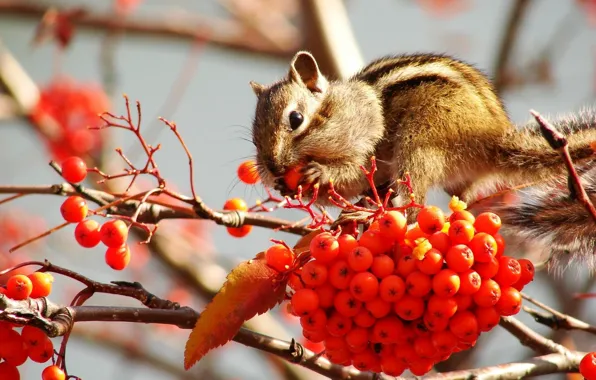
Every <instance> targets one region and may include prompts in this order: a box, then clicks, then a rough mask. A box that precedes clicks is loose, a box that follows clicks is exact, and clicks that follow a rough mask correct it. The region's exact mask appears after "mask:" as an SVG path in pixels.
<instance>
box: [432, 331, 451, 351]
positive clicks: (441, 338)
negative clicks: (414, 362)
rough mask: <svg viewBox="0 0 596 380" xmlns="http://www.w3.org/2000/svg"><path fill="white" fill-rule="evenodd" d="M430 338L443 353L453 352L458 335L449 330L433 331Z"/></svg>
mask: <svg viewBox="0 0 596 380" xmlns="http://www.w3.org/2000/svg"><path fill="white" fill-rule="evenodd" d="M430 340H431V342H432V344H433V346H434V347H435V349H436V350H437V351H438V352H439V353H442V354H445V353H451V352H452V351H453V349H454V348H455V347H456V346H457V337H456V336H455V334H453V333H452V332H451V331H449V330H442V331H435V332H433V333H432V334H431V336H430Z"/></svg>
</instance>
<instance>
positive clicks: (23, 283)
mask: <svg viewBox="0 0 596 380" xmlns="http://www.w3.org/2000/svg"><path fill="white" fill-rule="evenodd" d="M32 291H33V283H32V282H31V280H30V279H29V277H27V276H25V275H24V274H15V275H14V276H12V277H10V278H9V279H8V282H7V283H6V296H7V297H8V298H12V299H13V300H24V299H27V298H28V297H29V296H30V295H31V292H32Z"/></svg>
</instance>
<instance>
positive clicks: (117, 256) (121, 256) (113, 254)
mask: <svg viewBox="0 0 596 380" xmlns="http://www.w3.org/2000/svg"><path fill="white" fill-rule="evenodd" d="M105 261H106V264H108V265H109V266H110V267H111V268H112V269H114V270H122V269H124V268H126V267H127V266H128V263H129V262H130V248H129V247H128V245H127V244H125V245H122V246H120V247H117V248H112V247H109V248H108V249H107V250H106V255H105Z"/></svg>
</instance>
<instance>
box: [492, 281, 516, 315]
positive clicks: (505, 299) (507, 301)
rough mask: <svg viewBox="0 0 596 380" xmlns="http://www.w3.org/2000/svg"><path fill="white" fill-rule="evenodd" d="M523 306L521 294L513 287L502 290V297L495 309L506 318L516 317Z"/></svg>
mask: <svg viewBox="0 0 596 380" xmlns="http://www.w3.org/2000/svg"><path fill="white" fill-rule="evenodd" d="M521 306H522V298H521V294H520V292H519V291H518V290H517V289H515V288H514V287H512V286H508V287H503V288H501V297H500V298H499V301H498V302H497V303H496V304H495V309H497V311H498V312H499V314H501V315H504V316H510V315H515V314H517V313H519V311H520V310H521Z"/></svg>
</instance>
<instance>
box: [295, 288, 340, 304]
mask: <svg viewBox="0 0 596 380" xmlns="http://www.w3.org/2000/svg"><path fill="white" fill-rule="evenodd" d="M295 290H297V289H295ZM314 290H315V292H316V293H317V295H318V296H319V306H320V307H322V308H329V307H331V306H333V300H334V299H335V295H336V294H337V289H335V288H334V287H333V285H331V284H330V283H329V282H326V283H324V284H323V285H321V286H318V287H316V288H315V289H314Z"/></svg>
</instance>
